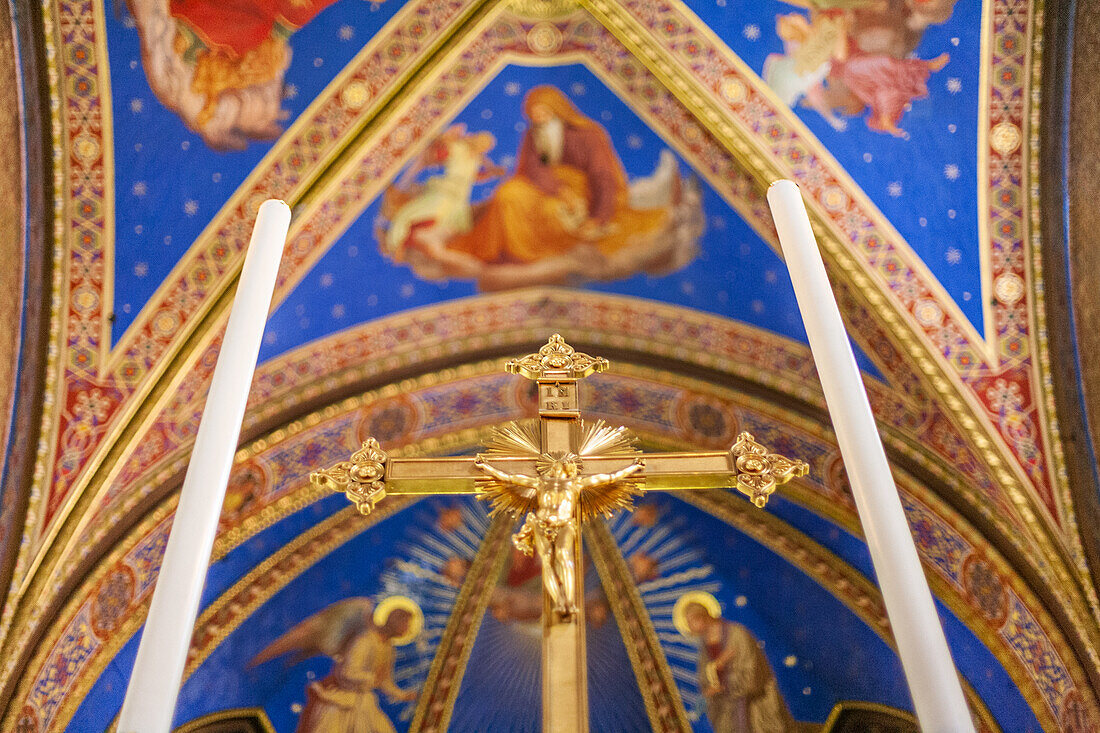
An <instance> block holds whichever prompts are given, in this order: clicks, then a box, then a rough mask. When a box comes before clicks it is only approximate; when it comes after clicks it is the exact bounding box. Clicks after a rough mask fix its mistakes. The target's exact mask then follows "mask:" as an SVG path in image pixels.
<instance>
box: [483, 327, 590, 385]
mask: <svg viewBox="0 0 1100 733" xmlns="http://www.w3.org/2000/svg"><path fill="white" fill-rule="evenodd" d="M609 366H610V363H609V362H608V361H607V359H604V358H603V357H601V356H589V355H588V354H583V353H581V352H579V351H577V350H576V349H574V348H573V347H572V346H570V345H569V344H567V343H565V339H563V338H562V337H561V334H557V333H555V334H554V335H553V336H551V337H550V340H549V341H547V342H546V345H545V346H543V347H542V348H540V349H539V351H538V353H537V354H528V355H527V356H523V357H520V358H518V359H512V360H511V361H509V362H508V363H507V365H505V368H506V369H507V370H508V373H509V374H519V375H520V376H523V377H527V378H528V379H542V378H544V377H561V378H563V379H581V378H583V377H587V376H588V375H590V374H595V373H597V372H602V371H604V370H605V369H607V368H608V367H609Z"/></svg>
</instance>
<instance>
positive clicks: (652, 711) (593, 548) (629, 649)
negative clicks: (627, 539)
mask: <svg viewBox="0 0 1100 733" xmlns="http://www.w3.org/2000/svg"><path fill="white" fill-rule="evenodd" d="M585 529H586V530H587V531H586V532H585V540H586V541H587V547H588V551H589V555H590V557H591V558H592V561H593V563H594V564H595V566H596V571H597V572H598V573H599V575H600V582H602V583H603V587H604V589H605V590H608V591H610V592H609V593H608V594H607V600H608V602H609V603H610V604H611V611H612V612H613V613H614V614H615V622H616V623H617V624H618V626H619V633H621V634H622V637H623V646H624V647H626V653H627V656H629V657H630V666H631V667H633V668H634V677H635V678H636V679H637V681H638V689H639V690H640V691H641V693H642V699H643V700H644V701H645V709H646V713H647V714H648V715H649V722H650V725H651V726H652V729H653V730H654V731H657V732H658V733H665V732H666V731H690V730H691V723H690V722H688V717H687V711H686V710H685V709H684V701H683V698H681V697H680V691H679V689H678V688H677V687H676V680H675V679H673V677H672V670H671V669H669V666H668V660H667V659H665V652H664V649H662V648H661V643H660V642H659V641H658V640H657V632H656V631H654V629H653V621H652V620H651V619H650V618H649V614H648V613H646V609H645V605H644V604H643V603H642V597H641V596H640V595H639V594H638V588H637V586H635V585H634V583H633V581H632V580H630V569H629V568H628V567H627V565H626V561H625V560H623V555H622V553H621V552H620V551H619V548H618V546H617V545H616V544H615V538H614V537H612V536H611V532H610V531H609V530H608V529H607V525H606V524H604V523H603V522H602V521H596V522H592V523H590V524H589V525H588V526H587V527H586V528H585Z"/></svg>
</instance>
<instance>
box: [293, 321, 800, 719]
mask: <svg viewBox="0 0 1100 733" xmlns="http://www.w3.org/2000/svg"><path fill="white" fill-rule="evenodd" d="M608 366H610V365H609V363H608V361H607V360H606V359H602V358H599V357H593V356H589V355H588V354H582V353H580V352H578V351H575V350H574V349H573V347H571V346H569V345H568V344H567V343H565V340H564V339H562V337H561V336H559V335H558V334H554V335H553V336H551V337H550V340H549V342H548V343H547V344H546V345H545V346H543V347H542V348H541V349H539V351H538V353H536V354H529V355H527V356H525V357H523V358H520V359H513V360H511V361H509V362H508V363H507V365H506V368H507V370H508V371H509V372H510V373H512V374H519V375H521V376H524V377H527V378H528V379H532V380H534V381H535V382H536V383H537V384H538V400H539V418H538V420H530V421H521V422H516V421H513V422H509V423H506V424H504V425H501V426H499V427H497V428H495V429H494V431H493V436H492V438H491V439H490V440H489V442H488V445H487V447H486V450H485V451H484V453H482V454H479V455H477V456H475V457H472V458H469V457H464V458H390V457H389V456H388V455H386V453H385V452H384V451H383V450H382V448H381V446H379V444H378V441H376V440H375V439H374V438H371V439H369V440H367V442H365V443H363V447H362V448H361V449H360V450H358V451H356V452H355V453H354V454H353V455H352V457H351V460H350V461H345V462H343V463H339V464H337V465H335V466H333V467H332V468H329V469H327V470H325V471H318V472H316V473H313V474H311V475H310V481H311V482H312V483H313V484H314V485H315V486H318V487H321V488H327V489H331V490H333V491H342V492H344V493H346V494H347V497H348V499H350V500H351V501H353V502H354V503H355V505H356V507H358V509H359V511H360V512H362V513H363V514H369V513H370V511H371V510H372V509H373V508H374V506H375V505H376V504H377V503H378V502H379V501H380V500H382V499H383V498H384V497H385V496H386V495H387V494H418V495H424V494H478V495H479V496H480V497H481V498H484V499H486V500H488V501H490V502H491V503H492V505H493V513H494V514H496V513H497V512H507V513H508V514H510V515H512V516H513V517H515V518H516V519H517V520H518V519H519V518H521V517H522V518H524V522H523V526H522V528H521V529H520V531H519V532H518V533H517V534H516V535H514V536H513V538H512V540H513V542H514V543H515V545H516V547H517V548H519V549H520V550H521V551H523V552H525V553H526V554H528V555H530V554H532V553H535V552H537V553H538V555H539V558H540V560H541V561H542V579H543V589H544V592H543V613H542V630H543V633H542V716H543V721H542V729H543V731H544V733H585V732H586V731H587V730H588V684H587V674H586V672H587V669H586V659H585V647H584V603H583V598H584V578H583V573H582V572H581V571H580V558H581V528H582V526H583V523H584V522H585V521H587V520H589V519H591V518H593V517H594V516H596V515H600V514H602V515H604V516H610V515H611V513H612V512H614V511H615V510H617V509H628V510H629V509H630V508H631V506H632V503H633V497H634V496H636V495H638V494H641V493H642V492H643V491H668V490H680V489H722V488H737V489H738V490H739V491H741V492H742V493H744V494H745V495H747V496H748V497H749V498H750V499H751V500H752V501H753V503H754V504H756V506H758V507H763V506H764V505H765V504H766V503H767V501H768V497H769V496H770V495H771V494H772V492H774V491H775V488H776V486H778V485H779V484H782V483H785V482H786V481H788V480H790V479H791V478H792V477H794V476H804V475H805V474H806V471H807V468H808V467H807V466H806V464H805V463H803V462H802V461H798V460H791V459H788V458H784V457H783V456H780V455H776V454H774V453H769V452H768V451H767V449H766V448H764V446H762V445H760V444H759V443H757V442H756V441H755V440H753V437H752V436H751V435H749V434H748V433H741V434H740V435H739V436H738V438H737V442H735V443H734V444H733V446H732V447H731V448H730V449H729V450H728V451H713V452H702V453H641V452H639V451H638V450H637V448H635V447H634V438H633V436H631V435H630V433H629V431H628V430H627V429H626V428H624V427H618V428H612V427H610V426H608V425H606V424H604V423H603V421H596V422H586V421H584V420H582V419H581V416H580V401H579V399H578V396H577V382H578V380H580V379H583V378H584V377H587V376H589V375H591V374H595V373H596V372H602V371H604V370H606V369H607V368H608Z"/></svg>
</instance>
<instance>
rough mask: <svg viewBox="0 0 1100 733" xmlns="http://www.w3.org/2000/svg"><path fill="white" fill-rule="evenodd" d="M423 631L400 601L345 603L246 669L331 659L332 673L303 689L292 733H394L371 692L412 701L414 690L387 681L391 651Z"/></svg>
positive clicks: (418, 615) (416, 613)
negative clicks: (283, 660)
mask: <svg viewBox="0 0 1100 733" xmlns="http://www.w3.org/2000/svg"><path fill="white" fill-rule="evenodd" d="M423 625H424V614H423V612H422V611H421V610H420V607H419V606H418V605H417V604H416V602H415V601H413V600H412V599H410V598H406V597H405V596H391V597H389V598H386V599H384V600H382V601H381V602H380V603H378V604H377V606H376V605H375V604H374V603H373V602H372V601H371V600H370V599H369V598H349V599H347V600H343V601H338V602H337V603H333V604H332V605H331V606H328V607H327V608H324V609H322V610H320V611H318V612H317V613H315V614H313V615H312V616H310V617H309V618H307V619H306V620H305V621H302V622H301V623H300V624H298V625H297V626H295V627H294V628H292V629H290V631H287V632H286V633H285V634H283V635H282V636H280V637H279V638H278V639H276V640H275V641H273V642H271V644H269V645H268V646H267V647H266V648H265V649H264V650H263V651H261V652H260V653H259V654H257V655H256V656H255V658H253V660H252V662H251V663H250V664H249V666H250V667H254V666H256V665H258V664H263V663H264V662H267V661H270V660H272V659H275V658H276V657H281V656H283V655H285V654H290V653H292V652H293V653H294V656H293V657H292V658H291V661H292V663H297V662H300V661H302V660H304V659H307V658H309V657H313V656H317V655H324V656H327V657H331V658H332V660H333V666H332V671H331V672H330V673H329V674H328V675H327V676H326V677H325V678H324V679H321V680H318V681H316V682H311V683H310V684H309V686H308V687H307V688H306V706H305V709H304V710H302V714H301V717H300V718H299V719H298V727H297V729H296V730H297V731H298V733H312V732H320V731H346V732H347V733H395V728H394V726H393V723H392V722H391V721H390V719H389V718H388V717H387V716H386V713H385V712H383V710H382V708H381V707H380V706H379V703H378V696H377V695H376V694H375V690H381V691H382V692H383V693H385V694H386V696H387V697H389V698H391V699H393V700H397V701H401V702H411V701H412V700H415V699H416V695H417V693H416V691H415V690H403V689H401V688H400V687H398V686H397V684H396V683H395V682H394V681H393V667H394V646H396V645H404V644H408V643H409V642H411V641H412V640H413V639H415V638H416V636H417V635H418V634H419V633H420V630H421V628H422V627H423Z"/></svg>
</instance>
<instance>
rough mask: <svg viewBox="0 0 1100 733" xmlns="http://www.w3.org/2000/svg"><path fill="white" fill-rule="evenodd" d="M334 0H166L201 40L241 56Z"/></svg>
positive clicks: (293, 28)
mask: <svg viewBox="0 0 1100 733" xmlns="http://www.w3.org/2000/svg"><path fill="white" fill-rule="evenodd" d="M333 2H335V0H169V4H168V9H169V12H171V14H172V16H173V17H174V18H176V19H177V20H180V21H182V22H183V23H185V24H186V25H187V26H188V28H189V29H190V30H191V31H193V32H194V33H195V35H197V36H198V37H199V38H200V39H202V41H203V43H205V44H206V45H207V46H208V47H209V48H211V49H218V50H221V51H223V52H226V53H228V54H230V55H232V56H243V55H244V54H245V53H247V52H248V51H251V50H252V49H254V48H256V47H257V46H258V45H260V43H261V42H262V41H264V40H265V39H267V38H269V37H271V35H272V34H273V33H275V32H276V28H278V33H279V34H280V35H282V36H284V37H285V36H289V35H290V34H291V33H293V32H294V31H296V30H298V29H299V28H301V27H302V26H304V25H305V24H306V23H308V22H309V21H311V20H313V18H314V16H316V15H317V14H318V13H320V12H321V11H322V10H324V9H325V8H327V7H328V6H329V5H331V4H332V3H333Z"/></svg>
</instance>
